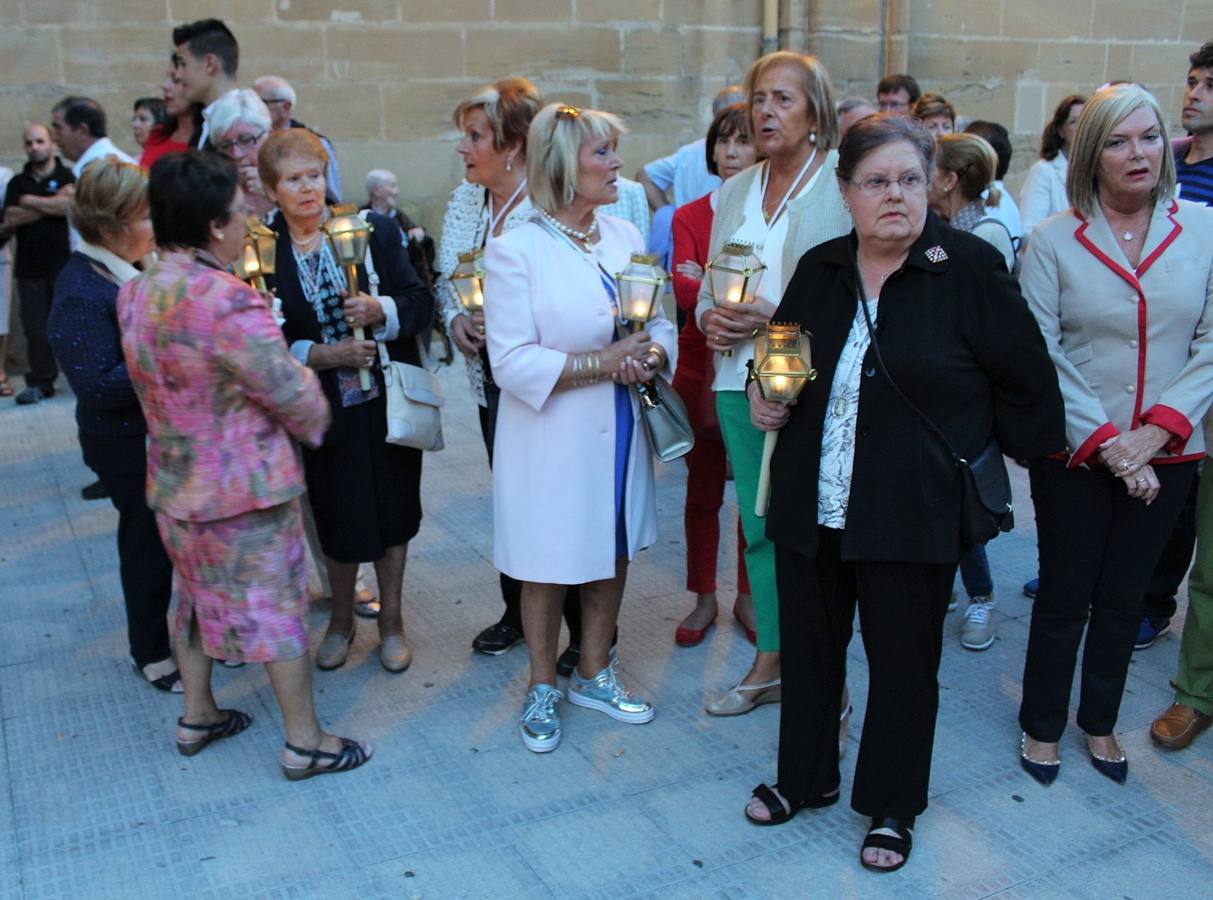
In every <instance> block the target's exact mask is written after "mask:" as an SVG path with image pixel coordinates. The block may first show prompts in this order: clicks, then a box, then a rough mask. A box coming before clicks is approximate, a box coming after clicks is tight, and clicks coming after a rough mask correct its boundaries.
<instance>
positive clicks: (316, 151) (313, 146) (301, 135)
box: [257, 128, 329, 191]
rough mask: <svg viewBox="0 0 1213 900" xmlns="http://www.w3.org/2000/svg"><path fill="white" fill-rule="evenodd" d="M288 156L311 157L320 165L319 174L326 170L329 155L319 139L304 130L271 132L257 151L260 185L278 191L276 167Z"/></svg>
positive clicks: (292, 129)
mask: <svg viewBox="0 0 1213 900" xmlns="http://www.w3.org/2000/svg"><path fill="white" fill-rule="evenodd" d="M288 156H306V157H311V158H312V159H314V160H316V161H317V162H319V163H320V170H321V172H327V170H328V165H329V154H328V151H327V150H325V149H324V144H323V143H321V141H320V138H318V137H316V135H315V134H313V133H312V132H310V131H308V130H307V129H306V128H286V129H283V130H282V131H274V132H271V133H270V136H269V137H267V138H266V139H265V143H264V144H262V145H261V149H260V150H258V151H257V174H258V175H260V176H261V184H262V185H264V186H265V187H267V188H269V189H270V190H272V191H274V190H277V189H278V167H279V166H280V165H282V161H283V160H284V159H286V158H287V157H288ZM325 189H326V190H327V189H328V184H327V181H326V183H325Z"/></svg>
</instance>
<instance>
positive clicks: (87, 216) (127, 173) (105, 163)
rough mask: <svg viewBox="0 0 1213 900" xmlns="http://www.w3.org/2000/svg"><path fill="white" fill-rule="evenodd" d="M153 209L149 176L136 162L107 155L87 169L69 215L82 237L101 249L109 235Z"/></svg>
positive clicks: (77, 183) (77, 184) (70, 207)
mask: <svg viewBox="0 0 1213 900" xmlns="http://www.w3.org/2000/svg"><path fill="white" fill-rule="evenodd" d="M149 209H150V207H149V206H148V199H147V174H146V173H145V172H144V171H143V170H142V169H141V168H139V167H138V166H137V165H135V164H134V163H128V162H121V161H120V160H119V159H118V158H117V157H115V156H107V157H105V158H104V159H99V160H97V161H96V162H94V163H90V164H89V165H88V166H86V167H85V169H84V172H83V174H82V175H81V176H80V180H79V181H78V182H76V192H75V193H74V194H72V200H71V205H70V206H69V208H68V216H69V218H70V219H71V223H72V225H73V226H75V228H76V230H77V231H78V232H80V237H82V238H84V240H86V241H88V242H89V243H90V244H96V245H98V246H100V245H101V244H102V243H103V242H104V240H105V237H106V235H107V234H109V235H112V234H115V233H120V232H122V231H124V230H125V229H126V227H127V226H128V225H129V224H130V222H131V221H132V220H133V219H137V218H140V217H141V216H142V215H146V214H147V212H148V210H149Z"/></svg>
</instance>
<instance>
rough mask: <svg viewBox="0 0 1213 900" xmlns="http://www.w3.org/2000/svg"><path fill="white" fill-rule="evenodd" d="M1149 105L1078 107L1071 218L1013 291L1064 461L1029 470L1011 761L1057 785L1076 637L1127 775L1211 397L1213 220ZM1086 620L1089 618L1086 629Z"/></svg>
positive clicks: (1088, 686)
mask: <svg viewBox="0 0 1213 900" xmlns="http://www.w3.org/2000/svg"><path fill="white" fill-rule="evenodd" d="M1165 136H1166V128H1165V126H1164V124H1163V120H1162V113H1161V111H1160V110H1159V107H1158V103H1157V101H1155V99H1154V98H1153V97H1152V96H1151V95H1150V94H1149V93H1147V92H1146V91H1145V90H1144V89H1142V88H1140V87H1138V86H1136V85H1131V84H1121V85H1116V86H1113V87H1109V88H1104V89H1103V90H1101V91H1099V92H1098V93H1096V94H1095V96H1094V97H1092V98H1091V100H1090V101H1089V102H1088V103H1087V104H1086V107H1085V109H1084V110H1083V114H1082V117H1081V119H1080V120H1079V123H1078V129H1077V132H1076V134H1075V138H1074V150H1073V153H1072V155H1071V158H1070V170H1069V177H1068V185H1067V186H1068V189H1069V195H1070V198H1071V200H1072V201H1073V203H1074V207H1073V209H1070V210H1067V211H1066V212H1064V213H1061V214H1059V215H1057V216H1054V217H1053V218H1051V219H1048V220H1046V221H1045V222H1043V223H1042V224H1041V225H1040V226H1039V227H1038V228H1037V231H1036V234H1035V235H1034V236H1033V238H1032V242H1031V244H1030V245H1029V247H1028V252H1027V256H1026V258H1025V260H1024V266H1023V273H1022V275H1021V283H1022V286H1023V292H1024V296H1025V297H1026V298H1027V300H1028V303H1029V305H1030V306H1031V308H1032V312H1033V313H1034V314H1035V315H1036V319H1037V322H1038V323H1039V324H1040V328H1041V331H1042V332H1043V334H1044V337H1045V343H1046V344H1047V345H1048V347H1049V353H1050V355H1051V356H1052V357H1053V362H1054V365H1055V366H1056V367H1057V375H1058V381H1059V383H1060V385H1061V391H1062V395H1063V397H1064V399H1065V405H1066V432H1067V443H1068V456H1067V457H1066V458H1059V459H1043V460H1036V461H1033V462H1032V463H1031V470H1030V471H1031V481H1032V499H1033V500H1034V501H1035V504H1036V522H1037V530H1038V540H1039V545H1040V591H1039V593H1038V594H1037V597H1036V602H1035V604H1034V605H1033V609H1032V624H1031V629H1030V633H1029V638H1028V651H1027V658H1026V660H1025V664H1024V677H1023V701H1022V704H1021V706H1020V713H1019V721H1020V725H1021V726H1022V728H1023V732H1024V737H1023V742H1022V747H1021V761H1022V764H1023V767H1024V768H1025V769H1026V770H1027V771H1028V772H1029V774H1031V775H1032V776H1033V777H1035V778H1036V779H1037V780H1039V781H1041V782H1042V783H1045V784H1048V783H1051V782H1052V781H1053V779H1054V778H1056V776H1057V772H1058V768H1059V766H1060V761H1061V757H1060V755H1059V752H1058V741H1059V740H1060V738H1061V734H1062V731H1063V730H1064V728H1065V725H1066V720H1067V717H1068V707H1069V699H1070V686H1071V682H1072V680H1073V674H1074V668H1075V664H1076V659H1077V654H1078V646H1079V642H1080V641H1081V640H1082V636H1083V629H1084V626H1085V627H1086V631H1087V635H1086V649H1085V650H1084V653H1083V660H1082V686H1081V691H1080V695H1079V704H1078V715H1077V720H1078V726H1079V727H1080V728H1081V729H1082V730H1083V731H1084V732H1085V733H1086V739H1087V749H1088V752H1089V753H1090V755H1091V760H1092V763H1093V764H1094V765H1095V768H1096V769H1098V770H1099V771H1100V772H1101V773H1102V774H1104V775H1106V776H1107V777H1109V778H1111V779H1113V780H1115V781H1118V782H1122V783H1123V782H1124V780H1125V779H1126V778H1127V776H1128V763H1127V762H1126V761H1125V756H1124V752H1123V751H1122V750H1121V749H1120V746H1119V744H1118V743H1117V741H1116V737H1115V735H1114V734H1113V729H1114V728H1115V726H1116V719H1117V714H1118V712H1119V707H1120V699H1121V694H1122V693H1123V691H1124V685H1125V678H1126V674H1127V671H1128V666H1129V658H1130V656H1131V655H1132V652H1133V642H1134V639H1135V638H1136V635H1137V629H1138V624H1139V623H1140V621H1141V607H1142V597H1143V595H1144V594H1145V591H1146V588H1147V586H1148V583H1149V579H1150V574H1151V572H1152V571H1153V568H1154V565H1155V563H1156V562H1157V561H1158V557H1159V554H1160V553H1161V552H1162V549H1163V546H1164V544H1165V543H1166V541H1167V538H1168V536H1169V535H1170V533H1171V528H1172V525H1173V524H1174V522H1175V519H1176V517H1177V516H1178V514H1179V511H1180V508H1181V507H1182V505H1183V502H1184V499H1185V497H1186V496H1187V494H1188V490H1189V487H1190V484H1191V481H1192V478H1193V476H1194V474H1195V471H1196V464H1197V461H1198V460H1199V459H1200V458H1201V457H1202V456H1203V454H1204V438H1203V435H1202V433H1201V430H1200V428H1199V427H1198V426H1199V424H1200V422H1201V420H1202V419H1203V418H1204V416H1205V412H1206V411H1207V410H1208V408H1209V405H1210V401H1211V400H1213V303H1211V298H1213V210H1210V209H1208V208H1206V207H1204V206H1201V205H1198V204H1194V203H1189V202H1186V201H1183V200H1179V201H1176V200H1173V199H1171V198H1172V195H1173V194H1174V190H1175V167H1174V161H1173V159H1172V157H1171V153H1170V150H1169V147H1168V144H1167V141H1166V137H1165ZM1088 620H1089V622H1088Z"/></svg>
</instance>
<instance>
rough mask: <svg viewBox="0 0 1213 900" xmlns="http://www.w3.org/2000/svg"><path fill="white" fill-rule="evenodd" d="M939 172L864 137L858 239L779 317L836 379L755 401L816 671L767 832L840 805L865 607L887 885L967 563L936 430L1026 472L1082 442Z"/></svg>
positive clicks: (798, 288) (875, 128)
mask: <svg viewBox="0 0 1213 900" xmlns="http://www.w3.org/2000/svg"><path fill="white" fill-rule="evenodd" d="M934 154H935V141H934V139H933V138H932V137H931V135H930V133H929V132H928V131H927V130H926V129H925V128H923V126H922V125H921V124H920V123H918V122H917V121H915V120H912V119H902V118H896V117H892V116H888V115H878V116H869V117H868V118H866V119H863V120H861V121H860V122H858V123H856V124H855V125H854V126H853V127H852V129H851V130H850V131H849V132H847V135H846V137H845V139H844V140H843V142H842V146H841V148H840V152H839V158H838V167H837V184H838V187H839V189H840V190H841V191H842V195H843V197H844V198H845V199H846V202H847V205H848V206H849V208H850V210H851V215H852V216H853V217H854V222H855V228H854V232H853V233H852V234H851V235H847V236H845V237H842V238H838V239H835V240H832V241H829V242H827V243H824V244H822V245H821V246H819V247H815V248H814V249H813V250H811V251H810V252H809V253H808V254H806V255H805V257H804V258H803V259H802V260H801V261H800V264H799V266H797V269H796V274H795V275H794V276H793V277H792V280H791V282H790V284H789V285H788V289H787V292H786V293H785V295H784V299H783V302H782V303H781V304H780V307H779V309H778V310H777V311H776V312H775V318H776V319H777V320H779V321H780V322H785V323H796V325H797V326H799V328H801V329H804V330H805V331H808V332H810V333H811V334H812V344H813V346H812V351H813V365H814V366H816V370H817V377H816V380H815V381H814V382H812V383H811V384H810V385H809V386H808V387H807V388H805V389H804V391H803V393H801V395H800V397H799V400H798V402H797V403H796V404H795V405H794V406H788V405H785V404H781V403H775V402H770V401H768V400H766V399H765V396H767V391H768V388H765V387H763V386H761V385H760V384H750V385H749V386H748V395H749V400H750V411H751V417H752V421H753V422H754V425H755V427H756V428H758V429H761V430H762V431H775V430H779V431H780V439H779V443H778V446H777V448H776V449H775V452H774V457H773V459H772V461H771V500H770V508H769V512H768V516H767V533H768V534H769V535H770V539H771V541H772V542H773V543H774V545H775V548H776V570H777V576H778V581H779V598H780V609H779V613H780V630H781V635H782V637H783V640H784V642H785V646H786V647H788V648H789V650H790V649H791V648H792V647H795V648H796V652H795V653H792V652H789V653H787V654H785V657H784V667H783V680H784V697H783V707H782V709H781V711H780V732H779V779H778V783H777V784H775V785H772V786H767V785H765V784H764V785H759V787H758V788H756V789H755V791H754V797H753V799H752V800H751V801H750V803H749V805H748V806H747V807H746V816H747V818H749V819H750V821H752V822H754V823H755V824H759V825H778V824H781V823H783V822H786V821H788V820H789V819H791V818H792V817H793V816H794V815H796V813H798V812H799V811H800V810H802V809H806V808H809V809H816V808H820V807H825V806H829V805H831V804H833V803H836V802H837V801H838V799H839V782H840V775H839V768H838V760H839V748H838V743H837V741H836V740H835V732H834V723H836V722H837V721H838V717H839V713H840V711H841V708H840V702H839V696H840V694H841V691H842V687H843V685H844V684H845V680H846V652H847V644H848V643H849V641H850V637H851V623H852V621H853V619H854V613H855V606H856V601H857V600H858V606H859V616H860V622H861V623H862V626H863V642H864V648H865V650H866V651H867V658H868V668H869V673H870V675H869V689H868V702H867V709H866V715H865V721H864V728H863V737H862V740H861V742H860V747H859V760H858V763H857V764H856V768H855V782H854V791H853V794H852V799H851V805H852V807H853V808H854V809H855V810H856V811H857V812H859V813H861V814H863V815H866V816H871V817H872V822H871V827H870V829H869V831H868V835H867V837H865V839H864V841H863V847H862V850H861V860H862V862H863V864H864V865H865V866H867V867H870V868H875V869H879V870H883V871H889V870H892V869H896V868H899V867H900V866H901V865H903V864H904V863H905V861H906V860H907V859H908V857H909V855H910V850H911V846H912V831H911V829H912V828H913V825H914V819H915V816H917V815H919V814H920V813H922V812H923V811H924V810H925V808H926V805H927V785H928V780H929V777H930V765H931V748H932V743H933V741H934V733H935V715H936V710H937V708H938V702H939V697H938V692H939V687H938V682H937V673H938V669H939V659H940V652H941V648H942V642H943V621H944V616H945V615H946V613H947V608H948V602H949V598H950V593H951V587H952V581H953V578H954V577H955V573H956V566H957V561H958V559H959V557H960V554H961V551H962V549H963V548H962V547H961V546H960V543H961V541H960V518H961V476H960V474H959V470H958V469H957V467H956V463H955V462H954V461H953V459H952V458H951V456H950V454H949V452H948V450H947V449H946V447H945V443H944V441H943V440H941V437H940V434H939V433H936V432H935V431H933V430H932V428H931V427H928V425H927V424H926V423H925V421H924V419H929V420H930V421H931V422H932V423H934V426H933V427H937V428H938V429H939V432H941V433H942V435H943V436H945V437H946V441H947V445H950V446H951V447H954V448H956V449H955V452H956V453H957V454H959V455H960V456H962V457H964V458H966V459H969V460H976V459H977V458H978V457H979V455H980V454H981V452H982V451H983V450H984V449H987V448H989V447H990V445H991V442H992V441H993V438H994V436H995V435H996V436H997V442H998V443H997V444H994V447H993V452H994V454H995V456H994V459H995V460H996V463H997V464H998V465H1001V459H1002V457H1001V454H999V453H998V450H999V447H998V444H1001V451H1002V452H1005V453H1008V454H1010V455H1013V456H1014V457H1015V458H1018V459H1024V458H1029V459H1030V458H1036V457H1041V456H1044V455H1046V454H1048V453H1052V452H1054V451H1056V450H1058V449H1060V448H1061V447H1062V446H1063V445H1064V444H1065V434H1064V429H1063V415H1062V402H1061V395H1060V392H1059V390H1058V387H1057V377H1056V374H1055V372H1054V370H1053V366H1052V364H1051V362H1050V360H1049V355H1048V351H1047V350H1046V349H1045V346H1044V341H1043V340H1042V339H1041V336H1040V330H1039V329H1038V328H1037V327H1036V323H1035V321H1034V319H1033V318H1032V315H1031V313H1030V312H1029V311H1028V308H1027V305H1026V304H1025V302H1024V300H1023V298H1022V297H1021V296H1020V295H1019V293H1018V290H1017V289H1016V287H1015V284H1014V282H1013V281H1012V280H1011V277H1010V276H1009V275H1008V274H1007V271H1006V267H1005V265H1003V263H1002V258H1001V255H1000V254H999V253H998V251H997V250H995V249H994V248H993V247H991V246H990V245H989V244H987V243H986V242H985V241H983V240H981V239H980V238H977V237H974V236H971V235H968V234H965V233H962V232H959V231H956V230H955V229H950V228H948V227H947V226H946V225H944V224H943V223H942V222H941V221H940V220H939V219H938V218H937V217H936V216H934V215H933V214H930V213H929V212H928V209H927V185H928V181H929V177H930V173H931V171H932V163H933V158H934ZM873 334H875V335H877V336H878V338H879V340H878V342H877V341H875V340H874V338H873V337H872V335H873ZM763 363H764V361H763V360H762V359H758V360H756V361H755V367H756V369H757V370H759V372H760V373H761V371H762V370H763V369H764V365H763ZM758 377H759V378H761V377H763V376H762V375H761V374H759V376H758ZM911 403H912V404H913V405H914V407H916V408H915V409H912V408H911V405H910V404H911Z"/></svg>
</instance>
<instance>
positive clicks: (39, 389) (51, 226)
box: [0, 123, 75, 405]
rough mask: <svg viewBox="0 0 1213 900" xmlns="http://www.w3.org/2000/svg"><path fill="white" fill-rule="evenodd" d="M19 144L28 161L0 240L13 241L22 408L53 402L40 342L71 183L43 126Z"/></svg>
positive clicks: (51, 367) (52, 369)
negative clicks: (22, 353)
mask: <svg viewBox="0 0 1213 900" xmlns="http://www.w3.org/2000/svg"><path fill="white" fill-rule="evenodd" d="M24 141H25V156H26V159H27V160H29V161H28V162H27V163H26V164H25V168H24V169H22V171H21V173H20V174H19V175H15V176H14V177H13V179H12V181H10V182H9V183H8V190H7V191H6V192H5V195H4V219H3V224H2V225H0V230H2V231H3V234H4V236H5V237H8V236H10V235H13V234H15V235H16V237H17V254H16V261H15V262H14V264H13V276H14V279H15V283H16V287H17V298H18V301H19V304H20V305H19V311H20V315H21V328H22V330H24V332H25V340H26V346H27V353H28V356H29V371H27V372H26V373H25V390H23V391H22V392H21V393H19V394H18V395H17V402H18V403H20V404H22V405H27V404H30V403H37V402H38V401H39V400H43V399H45V398H47V397H51V396H53V395H54V393H55V378H56V377H57V376H58V375H59V367H58V366H57V365H56V364H55V355H54V353H53V352H52V351H51V345H50V341H48V340H47V337H46V320H47V316H49V315H50V311H51V299H52V297H53V296H54V293H55V278H56V277H58V275H59V270H60V269H61V268H63V264H64V263H66V262H67V258H68V256H70V255H71V246H70V244H69V241H68V230H67V205H68V202H69V200H70V198H71V192H72V187H71V185H72V183H73V182H74V181H75V178H74V177H73V175H72V171H71V169H69V168H68V167H67V166H65V165H64V164H63V163H62V162H60V161H59V159H58V157H57V156H55V145H54V144H53V143H51V136H50V131H48V130H47V128H46V126H45V125H41V124H37V123H34V124H30V125H27V126H26V128H25V134H24Z"/></svg>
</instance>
